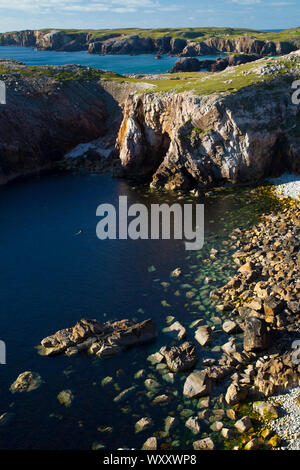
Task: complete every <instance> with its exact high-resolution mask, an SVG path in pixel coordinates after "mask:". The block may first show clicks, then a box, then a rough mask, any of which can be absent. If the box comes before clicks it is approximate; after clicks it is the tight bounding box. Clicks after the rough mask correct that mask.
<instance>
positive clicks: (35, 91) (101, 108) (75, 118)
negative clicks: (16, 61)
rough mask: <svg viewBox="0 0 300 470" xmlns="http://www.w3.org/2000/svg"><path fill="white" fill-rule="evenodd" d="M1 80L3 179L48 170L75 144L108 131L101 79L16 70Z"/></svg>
mask: <svg viewBox="0 0 300 470" xmlns="http://www.w3.org/2000/svg"><path fill="white" fill-rule="evenodd" d="M2 64H3V63H2ZM2 66H3V65H2ZM1 80H4V81H5V83H6V91H7V104H6V105H1V106H0V183H4V182H6V181H8V180H10V179H13V178H15V177H16V176H19V175H24V174H27V173H31V172H36V171H37V170H40V169H42V168H47V167H48V166H49V165H50V163H51V162H52V161H54V160H58V159H60V158H62V156H63V155H64V153H66V152H67V151H68V150H70V149H71V148H72V147H74V146H75V145H76V144H77V143H80V142H87V141H89V140H92V139H94V138H96V137H99V136H103V135H104V134H105V133H106V132H107V125H106V122H107V119H108V113H107V110H106V106H105V101H104V90H103V89H102V87H101V85H98V84H97V83H91V82H81V81H70V82H64V83H59V82H57V81H55V80H53V79H52V78H48V77H45V76H38V75H34V74H33V75H32V76H30V75H29V76H23V75H22V74H21V73H20V72H17V71H14V69H12V71H11V72H10V73H9V74H7V75H2V76H1Z"/></svg>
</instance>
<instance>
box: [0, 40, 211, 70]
mask: <svg viewBox="0 0 300 470" xmlns="http://www.w3.org/2000/svg"><path fill="white" fill-rule="evenodd" d="M216 57H220V56H203V57H201V60H204V59H216ZM0 59H15V60H20V61H21V62H24V63H25V64H27V65H66V64H78V65H85V66H89V67H95V68H99V69H103V70H111V71H113V72H116V73H120V74H125V73H126V74H127V73H165V72H167V71H168V70H170V69H171V68H172V67H173V65H174V64H175V62H176V60H178V57H171V56H169V55H163V56H161V59H159V60H157V59H155V55H152V54H141V55H137V56H130V55H103V56H102V55H93V54H87V53H86V52H85V51H79V52H54V51H40V50H35V49H32V48H30V47H17V46H16V47H15V46H0Z"/></svg>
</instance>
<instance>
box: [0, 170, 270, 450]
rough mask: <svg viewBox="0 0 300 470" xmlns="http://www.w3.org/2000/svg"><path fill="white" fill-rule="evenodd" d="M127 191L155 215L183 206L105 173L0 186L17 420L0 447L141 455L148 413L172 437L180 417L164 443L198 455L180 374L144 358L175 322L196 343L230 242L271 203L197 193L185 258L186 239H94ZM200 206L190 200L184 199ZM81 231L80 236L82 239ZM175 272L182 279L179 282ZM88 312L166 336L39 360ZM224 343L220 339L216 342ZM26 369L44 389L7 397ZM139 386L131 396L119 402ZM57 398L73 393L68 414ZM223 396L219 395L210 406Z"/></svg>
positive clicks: (10, 404)
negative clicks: (155, 386) (199, 234)
mask: <svg viewBox="0 0 300 470" xmlns="http://www.w3.org/2000/svg"><path fill="white" fill-rule="evenodd" d="M120 195H121V196H127V198H128V203H129V204H132V203H142V204H145V205H146V206H148V207H149V204H151V203H162V202H165V203H168V204H172V203H174V202H175V201H177V202H178V194H171V193H157V192H155V191H150V190H149V189H148V188H146V187H140V188H139V187H137V188H133V187H131V186H129V185H128V184H127V183H126V182H124V181H121V180H115V179H112V178H111V177H110V176H109V175H97V174H89V175H86V174H84V173H82V174H73V175H72V174H63V173H59V174H55V173H53V174H49V175H43V176H40V177H32V178H28V179H24V180H23V181H18V182H16V183H11V184H9V185H6V186H2V187H0V226H1V232H0V259H1V262H2V266H3V267H5V268H4V269H2V270H1V283H0V295H1V328H2V329H1V339H2V340H3V341H5V343H6V347H7V358H6V362H7V364H6V365H1V397H2V399H1V414H2V413H5V412H8V411H9V413H10V415H9V416H10V420H9V422H8V423H7V424H6V425H5V427H4V426H3V427H2V426H0V438H1V440H0V447H1V448H3V449H92V448H93V449H100V448H107V449H110V448H114V449H116V448H120V447H121V448H141V446H142V444H143V442H144V441H145V435H143V433H138V434H135V432H134V426H135V423H136V421H137V420H138V419H140V418H141V417H142V416H147V415H149V416H151V418H152V419H153V422H154V423H155V426H154V427H153V428H152V431H151V432H155V431H159V432H165V431H164V429H165V420H166V418H167V417H168V416H174V415H175V416H176V418H177V419H178V427H176V428H174V430H172V431H171V432H169V433H168V434H167V435H165V437H164V440H163V442H164V443H165V445H166V446H167V447H168V446H169V447H170V446H172V448H174V449H176V448H180V449H187V448H190V447H191V441H192V440H193V436H192V434H191V432H190V431H189V430H188V429H187V428H186V427H185V426H184V422H185V421H186V419H187V416H189V415H190V414H191V413H195V412H198V411H199V409H197V403H198V401H197V403H195V402H194V401H193V400H190V399H186V398H183V397H182V393H181V390H182V387H183V380H184V379H185V374H176V375H175V376H174V377H173V378H172V380H171V377H170V376H168V375H167V374H166V371H165V370H163V369H161V368H159V367H157V366H156V365H152V364H151V363H150V362H149V360H147V358H148V356H149V355H150V354H152V353H154V352H156V351H158V350H159V349H160V347H162V346H163V345H166V344H176V340H174V338H173V337H172V336H170V335H169V334H167V333H165V332H164V331H163V330H164V328H165V327H166V325H167V323H166V321H167V319H168V317H170V316H174V317H175V318H176V319H177V320H178V321H180V322H181V323H182V324H183V325H184V326H185V327H186V329H187V335H188V338H192V337H193V330H192V329H190V325H191V323H192V322H193V321H195V320H197V319H199V318H202V319H203V321H204V322H205V324H209V325H211V326H213V325H215V324H216V323H215V322H217V321H218V317H220V314H218V312H217V310H216V308H215V306H214V305H213V304H212V303H211V302H210V299H209V291H210V288H209V286H208V285H207V284H205V278H206V277H208V276H209V277H211V278H212V277H213V278H215V279H216V282H215V286H221V285H223V284H224V283H225V282H226V280H227V279H228V278H229V276H230V274H231V273H232V272H234V270H233V262H232V258H231V254H232V253H231V250H230V247H229V246H226V245H223V241H226V240H228V234H229V233H230V231H231V230H232V229H233V228H235V227H237V226H240V227H243V226H246V225H249V224H252V223H254V222H255V221H256V220H257V217H258V216H259V215H260V214H261V213H262V212H263V211H265V210H267V209H268V201H267V200H266V201H264V200H258V201H257V202H256V200H255V199H252V204H251V205H247V204H246V201H248V200H249V198H251V197H252V198H253V196H251V193H250V190H248V189H236V190H235V191H231V190H225V191H223V192H218V191H217V190H216V191H215V193H214V195H213V196H210V197H207V198H205V197H204V196H201V197H200V198H199V202H200V203H204V205H205V220H206V224H205V244H204V247H203V249H202V250H200V251H194V252H186V251H185V247H184V244H183V242H182V241H180V240H136V241H132V240H118V241H114V240H112V241H111V240H104V241H103V242H101V243H99V240H98V239H97V237H96V233H95V227H96V223H97V218H96V216H95V208H96V207H97V205H98V204H99V201H103V200H105V201H109V202H110V203H112V204H117V202H118V198H119V196H120ZM193 200H194V199H192V198H191V196H190V195H189V194H186V195H184V194H183V195H182V199H181V200H180V201H179V203H180V204H182V203H189V202H191V201H193ZM79 227H80V228H82V230H83V234H82V235H81V236H76V233H77V231H78V228H79ZM224 247H225V248H224ZM212 248H215V249H217V250H219V255H218V259H217V260H216V261H215V263H213V264H211V265H208V264H206V263H203V260H204V259H206V258H207V257H208V256H209V253H210V250H211V249H212ZM224 266H226V271H224V268H223V267H224ZM177 267H180V268H181V270H182V276H180V277H179V278H172V277H171V276H170V273H171V272H172V271H173V270H174V268H177ZM84 316H86V317H88V318H97V319H98V320H99V321H106V320H120V319H122V318H130V319H132V320H134V321H135V320H136V321H142V320H144V319H146V318H149V317H151V318H153V320H154V321H155V323H156V324H157V327H158V330H159V337H158V339H157V341H156V342H155V343H154V344H145V345H142V346H139V347H138V348H132V349H129V350H127V351H126V352H124V353H122V355H120V356H115V357H111V358H110V359H107V360H100V359H98V358H94V357H91V356H88V355H86V354H80V355H77V356H74V357H70V358H68V357H66V356H63V355H61V356H56V357H53V358H47V357H41V356H39V355H38V353H37V350H36V346H37V345H38V344H39V342H40V341H41V339H42V338H43V337H45V336H47V335H49V334H51V333H54V332H56V331H57V330H59V329H62V328H66V327H69V326H71V325H73V324H75V322H76V321H78V320H79V319H80V318H82V317H84ZM225 339H226V338H225V337H224V336H223V335H222V334H220V336H219V337H218V341H217V344H216V343H215V345H214V346H216V347H217V346H218V345H220V344H223V343H224V342H225ZM219 354H220V353H219V352H218V347H217V349H216V350H210V349H206V348H205V349H203V348H202V349H199V357H200V360H203V359H205V358H208V357H212V358H213V357H218V355H219ZM26 370H32V371H34V372H37V373H39V374H40V376H41V377H42V380H43V383H42V385H41V386H40V388H38V389H37V390H34V391H32V392H30V393H21V394H14V395H13V396H12V395H11V393H10V391H9V387H10V385H11V384H12V382H13V381H14V380H15V379H16V377H17V376H18V375H19V374H20V373H22V372H24V371H26ZM150 377H152V378H155V380H156V381H157V382H158V383H159V384H160V387H161V393H167V394H169V395H170V396H171V397H172V400H171V401H170V402H169V403H166V404H164V405H159V404H157V405H153V403H152V402H153V393H152V392H151V391H148V390H146V389H145V386H144V381H145V379H147V378H150ZM108 378H109V379H108ZM170 380H171V381H170ZM132 386H135V387H136V388H135V390H134V393H132V394H128V395H127V396H126V397H125V398H124V399H123V400H122V401H121V402H117V403H116V402H114V398H115V397H116V396H117V395H118V394H120V392H122V391H123V390H126V389H128V388H130V387H132ZM62 390H72V393H73V395H74V400H73V402H72V404H71V406H69V407H65V406H63V405H62V404H61V403H60V402H59V401H58V399H57V395H58V394H59V393H60V392H61V391H62ZM220 393H221V390H220V389H219V388H216V390H215V395H213V396H212V397H211V405H210V406H212V407H213V406H214V403H215V402H214V400H217V398H218V396H219V394H220ZM203 431H204V432H205V429H203ZM207 432H211V431H210V430H209V428H208V429H207ZM219 445H220V446H221V445H222V444H221V443H220V444H219ZM169 447H168V448H169Z"/></svg>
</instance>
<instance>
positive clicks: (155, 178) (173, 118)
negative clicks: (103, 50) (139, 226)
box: [0, 53, 300, 189]
mask: <svg viewBox="0 0 300 470" xmlns="http://www.w3.org/2000/svg"><path fill="white" fill-rule="evenodd" d="M0 65H1V66H0V74H1V75H0V79H1V80H4V81H5V83H6V88H7V104H6V105H1V106H0V183H3V182H6V181H8V180H10V179H13V178H15V177H16V176H18V175H24V174H27V173H30V172H36V171H39V170H40V169H42V168H47V167H50V166H51V163H52V162H53V161H56V160H60V159H62V158H63V157H64V155H65V154H67V153H69V152H70V151H71V150H73V149H74V148H75V147H76V146H78V144H85V143H89V142H91V141H93V142H92V145H91V146H90V147H88V146H86V145H83V146H82V147H80V146H79V147H78V148H77V149H76V152H75V153H74V156H76V158H77V157H78V156H80V151H81V149H83V153H84V154H85V153H86V152H87V151H89V149H90V150H91V151H92V152H93V159H95V158H96V159H98V160H101V159H108V158H109V159H111V163H112V164H113V166H114V169H113V171H114V173H115V175H116V176H120V177H127V178H130V179H135V180H136V181H138V182H142V181H143V182H144V181H148V182H149V181H150V182H151V184H152V185H153V186H155V187H163V188H167V189H176V188H186V189H189V188H192V187H199V186H209V185H218V184H224V183H232V184H234V183H253V182H255V181H259V180H260V179H262V178H264V177H266V176H270V175H275V174H276V173H280V172H282V171H286V170H288V171H298V172H300V158H299V157H300V112H299V107H298V106H297V105H295V104H293V102H292V99H291V94H292V88H291V84H292V82H293V81H295V80H297V79H299V76H300V54H298V53H291V54H289V55H287V56H284V57H282V58H280V59H269V58H268V59H260V60H258V61H255V62H252V63H247V64H242V65H239V66H236V67H229V68H227V69H226V70H224V71H222V72H217V73H206V74H191V76H186V75H183V76H180V74H179V77H174V76H173V75H172V76H169V75H166V76H165V77H161V76H157V77H156V78H153V77H150V78H147V77H144V78H140V79H139V80H140V81H138V80H137V79H136V78H128V77H127V78H126V77H122V76H118V75H114V74H108V73H105V72H102V71H100V70H95V69H90V68H85V67H77V66H64V67H46V66H45V67H38V68H35V67H29V66H24V65H23V64H20V63H18V62H1V64H0ZM173 78H175V79H173ZM162 90H164V91H162ZM115 143H116V148H115ZM95 152H96V153H95ZM70 156H72V153H71V155H70ZM83 156H84V157H86V155H83ZM109 162H110V160H109Z"/></svg>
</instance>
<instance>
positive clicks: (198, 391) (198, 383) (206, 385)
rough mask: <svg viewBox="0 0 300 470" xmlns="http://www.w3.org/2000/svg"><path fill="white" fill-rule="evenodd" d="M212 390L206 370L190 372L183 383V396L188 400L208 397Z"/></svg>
mask: <svg viewBox="0 0 300 470" xmlns="http://www.w3.org/2000/svg"><path fill="white" fill-rule="evenodd" d="M211 389H212V381H211V379H210V377H209V375H208V373H207V371H206V370H197V371H194V372H192V373H191V374H190V375H189V376H188V377H187V378H186V381H185V383H184V387H183V394H184V396H186V397H189V398H199V397H203V396H205V395H209V394H210V392H211Z"/></svg>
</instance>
